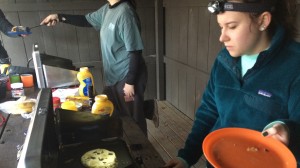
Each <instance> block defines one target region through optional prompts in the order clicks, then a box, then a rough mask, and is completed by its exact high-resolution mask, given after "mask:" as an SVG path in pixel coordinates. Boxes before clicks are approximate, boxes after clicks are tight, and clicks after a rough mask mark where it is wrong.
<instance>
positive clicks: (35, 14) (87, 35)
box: [0, 0, 156, 98]
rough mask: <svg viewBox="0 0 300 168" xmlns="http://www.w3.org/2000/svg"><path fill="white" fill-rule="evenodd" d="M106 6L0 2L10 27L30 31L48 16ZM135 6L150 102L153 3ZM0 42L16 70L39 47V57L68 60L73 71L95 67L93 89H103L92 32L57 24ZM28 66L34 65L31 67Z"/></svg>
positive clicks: (96, 1)
mask: <svg viewBox="0 0 300 168" xmlns="http://www.w3.org/2000/svg"><path fill="white" fill-rule="evenodd" d="M106 2H107V1H106V0H0V6H1V9H2V10H3V12H4V13H5V15H6V17H7V19H8V20H9V21H10V22H11V23H12V24H14V25H22V26H26V27H33V26H36V25H39V23H40V22H41V21H42V19H43V18H45V17H46V16H47V15H48V14H51V13H66V14H86V13H88V12H91V11H94V10H96V9H98V8H99V7H100V6H102V5H103V4H104V3H106ZM137 5H138V14H139V16H140V19H141V22H142V37H143V41H144V45H145V50H144V51H143V55H144V57H145V58H146V60H147V63H148V64H149V66H148V71H150V72H149V79H148V81H149V82H148V86H147V91H146V98H153V97H156V92H155V90H156V83H155V57H153V55H154V56H155V27H154V25H155V17H154V16H155V15H154V0H139V1H137ZM0 40H1V41H2V42H3V45H4V47H5V48H6V50H7V52H8V54H9V56H10V57H11V59H12V64H13V65H15V66H26V64H27V61H28V60H29V59H30V58H31V55H32V45H33V44H34V43H38V44H39V48H40V51H41V52H42V53H46V54H49V55H54V56H59V57H63V58H68V59H71V60H72V61H73V63H74V65H75V66H76V67H81V66H87V65H88V66H94V67H95V68H92V69H91V71H92V73H93V75H94V78H95V82H96V83H97V85H96V89H97V91H98V92H101V90H102V88H103V82H102V81H103V79H102V77H103V75H102V62H101V51H100V45H99V35H98V32H97V31H95V30H94V29H93V28H81V27H75V26H72V25H68V24H58V25H57V26H55V27H47V26H42V27H38V28H35V29H32V34H31V35H29V36H27V37H25V38H10V37H7V36H5V35H3V34H2V33H1V35H0ZM30 66H31V67H32V66H33V64H32V63H30ZM153 70H154V73H153V72H152V71H153Z"/></svg>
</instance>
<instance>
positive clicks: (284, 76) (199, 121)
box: [166, 0, 300, 168]
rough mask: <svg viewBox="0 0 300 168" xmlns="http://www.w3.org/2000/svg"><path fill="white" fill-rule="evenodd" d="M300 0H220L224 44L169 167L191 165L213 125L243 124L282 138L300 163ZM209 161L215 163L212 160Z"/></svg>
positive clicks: (217, 9)
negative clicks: (299, 16)
mask: <svg viewBox="0 0 300 168" xmlns="http://www.w3.org/2000/svg"><path fill="white" fill-rule="evenodd" d="M296 7H297V3H296V1H295V0H284V1H282V0H230V1H224V0H217V1H213V2H211V3H210V4H209V7H208V9H209V11H210V12H212V13H214V14H216V15H217V21H218V24H219V26H220V30H221V35H220V38H219V40H220V42H222V43H223V44H224V48H223V49H222V50H221V51H220V52H219V54H218V56H217V59H216V60H215V62H214V65H213V68H212V71H211V76H210V80H209V82H208V85H207V88H206V90H205V92H204V94H203V97H202V102H201V105H200V107H199V108H198V110H197V112H196V115H195V121H194V125H193V128H192V131H191V133H190V134H189V136H188V138H187V140H186V143H185V147H184V148H183V149H181V150H179V152H178V157H177V158H175V159H173V160H171V161H169V162H168V163H167V165H166V167H176V168H183V167H190V166H192V165H193V164H195V163H196V162H197V161H198V159H199V158H200V157H201V155H202V154H203V151H202V142H203V140H204V138H205V137H206V136H207V135H208V134H209V133H210V132H212V131H214V130H217V129H220V128H224V127H240V128H248V129H253V130H257V131H262V134H263V135H264V136H271V137H273V138H275V139H277V140H278V141H280V142H282V143H283V144H285V145H286V146H288V148H289V149H290V150H291V151H292V153H293V154H294V156H295V157H296V160H297V162H298V167H299V164H300V134H299V132H300V96H299V95H300V66H299V65H300V44H299V43H297V42H295V41H294V40H293V38H294V37H295V35H296V34H297V33H296V29H295V25H294V23H295V18H294V16H295V14H296V13H295V12H296ZM208 167H210V165H209V164H208Z"/></svg>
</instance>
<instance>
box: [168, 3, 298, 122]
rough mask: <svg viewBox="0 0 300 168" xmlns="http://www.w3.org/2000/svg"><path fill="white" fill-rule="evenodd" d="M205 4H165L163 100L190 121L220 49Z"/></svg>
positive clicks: (218, 33) (212, 22) (214, 25)
mask: <svg viewBox="0 0 300 168" xmlns="http://www.w3.org/2000/svg"><path fill="white" fill-rule="evenodd" d="M208 2H209V0H201V1H199V0H185V1H182V0H164V8H165V66H166V100H167V101H169V102H170V103H172V104H173V105H174V106H175V107H176V108H178V109H179V110H180V111H182V112H183V113H184V114H186V115H187V116H188V117H190V118H192V119H194V114H195V111H196V110H197V108H198V106H199V104H200V100H201V97H202V94H203V91H204V89H205V87H206V84H207V81H208V79H209V75H210V69H211V66H212V64H213V62H214V60H215V57H216V54H217V52H218V51H219V50H220V49H221V47H222V44H221V43H220V42H219V40H218V39H219V35H220V29H219V26H218V25H217V23H216V17H215V16H214V15H211V14H210V13H209V12H208V11H207V4H208ZM298 2H300V1H298ZM298 6H299V5H298ZM298 16H299V18H300V11H299V10H298ZM299 23H300V22H299V19H298V25H300V24H299ZM298 27H300V26H298ZM298 40H299V41H300V39H298Z"/></svg>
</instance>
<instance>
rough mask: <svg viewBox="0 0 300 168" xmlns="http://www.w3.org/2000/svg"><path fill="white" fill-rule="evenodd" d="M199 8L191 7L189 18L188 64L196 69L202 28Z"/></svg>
mask: <svg viewBox="0 0 300 168" xmlns="http://www.w3.org/2000/svg"><path fill="white" fill-rule="evenodd" d="M198 17H199V8H197V7H191V8H190V9H189V16H188V18H189V19H188V20H189V23H188V54H187V59H188V61H187V64H188V65H189V66H191V67H194V68H196V65H197V61H196V60H197V52H198V45H197V44H198V43H197V42H198V36H199V35H198V34H200V32H198V27H199V26H200V24H199V21H198ZM201 26H203V25H201Z"/></svg>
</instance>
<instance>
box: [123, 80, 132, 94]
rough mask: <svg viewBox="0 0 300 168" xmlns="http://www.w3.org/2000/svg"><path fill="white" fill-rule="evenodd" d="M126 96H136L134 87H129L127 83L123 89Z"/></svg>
mask: <svg viewBox="0 0 300 168" xmlns="http://www.w3.org/2000/svg"><path fill="white" fill-rule="evenodd" d="M123 91H124V94H125V96H129V97H133V96H134V85H129V84H127V83H125V85H124V88H123Z"/></svg>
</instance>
